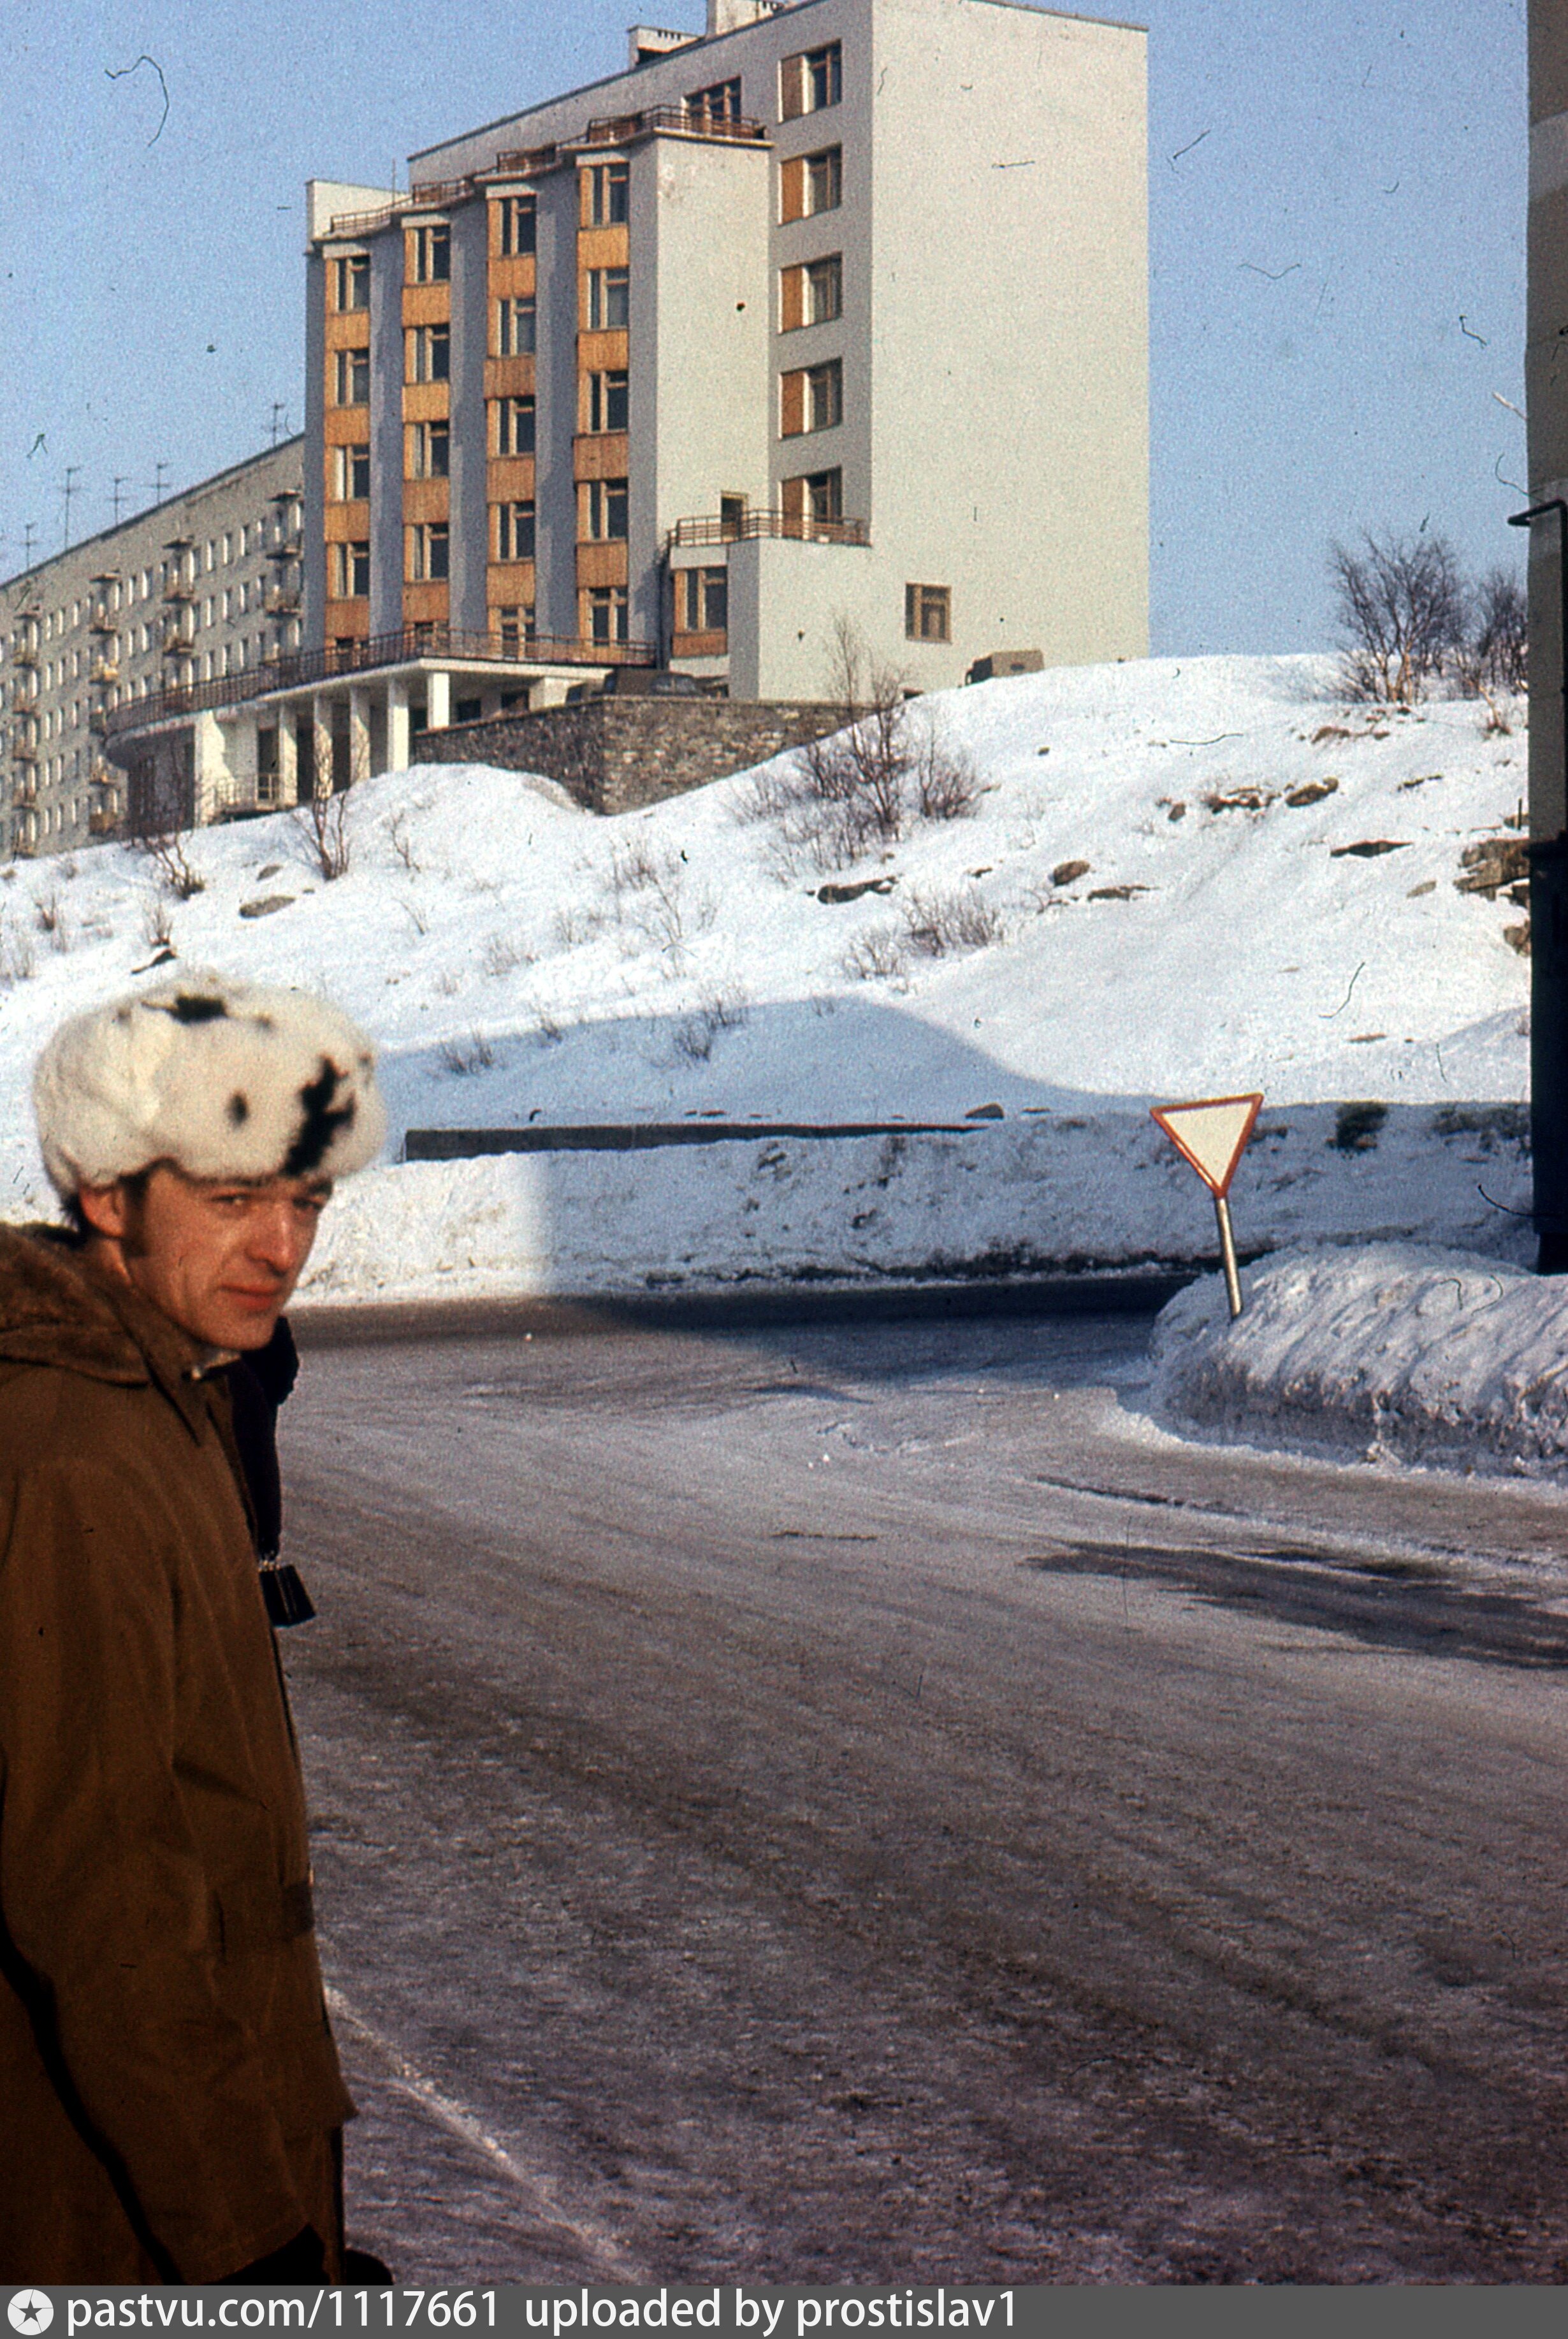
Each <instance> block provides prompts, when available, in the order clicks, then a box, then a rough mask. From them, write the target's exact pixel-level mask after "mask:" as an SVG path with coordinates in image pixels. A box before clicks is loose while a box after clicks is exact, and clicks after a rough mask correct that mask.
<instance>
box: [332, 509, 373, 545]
mask: <svg viewBox="0 0 1568 2339" xmlns="http://www.w3.org/2000/svg"><path fill="white" fill-rule="evenodd" d="M321 534H322V535H323V536H324V537H325V538H326V539H327V542H328V543H329V544H353V543H355V542H356V541H357V540H358V539H360V538H363V537H367V536H369V535H370V505H369V504H367V503H357V504H329V505H328V506H327V508H326V509H325V510H324V511H323V512H322V514H321Z"/></svg>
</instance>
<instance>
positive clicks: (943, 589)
mask: <svg viewBox="0 0 1568 2339" xmlns="http://www.w3.org/2000/svg"><path fill="white" fill-rule="evenodd" d="M903 630H904V633H905V635H906V637H908V639H909V640H910V641H912V642H950V641H952V587H951V586H948V585H906V586H905V587H904V588H903Z"/></svg>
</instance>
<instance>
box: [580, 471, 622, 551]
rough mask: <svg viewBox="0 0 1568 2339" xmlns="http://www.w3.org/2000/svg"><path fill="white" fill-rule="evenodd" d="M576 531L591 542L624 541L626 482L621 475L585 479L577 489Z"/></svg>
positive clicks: (616, 542)
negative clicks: (612, 477)
mask: <svg viewBox="0 0 1568 2339" xmlns="http://www.w3.org/2000/svg"><path fill="white" fill-rule="evenodd" d="M577 497H578V517H579V519H580V522H581V525H580V528H579V530H578V533H579V535H581V536H582V537H583V538H585V539H587V541H589V542H591V543H597V544H602V543H615V544H618V543H621V542H623V541H624V539H625V537H626V481H625V480H624V479H585V480H584V481H583V482H582V485H581V486H580V487H579V488H578V489H577Z"/></svg>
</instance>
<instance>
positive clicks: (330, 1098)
mask: <svg viewBox="0 0 1568 2339" xmlns="http://www.w3.org/2000/svg"><path fill="white" fill-rule="evenodd" d="M34 1093H35V1107H36V1111H37V1120H38V1133H39V1139H40V1142H41V1145H42V1149H43V1154H44V1165H45V1167H46V1169H48V1172H49V1176H50V1178H51V1179H52V1180H53V1182H54V1186H55V1188H56V1189H57V1190H58V1192H59V1194H60V1195H61V1197H62V1199H63V1201H64V1205H65V1210H66V1215H67V1217H68V1219H70V1221H71V1224H70V1226H69V1228H68V1229H48V1228H30V1229H16V1228H0V2282H4V2281H9V2282H14V2283H15V2282H29V2283H48V2282H55V2283H80V2282H103V2283H146V2282H150V2281H163V2282H180V2283H202V2282H220V2281H226V2280H227V2281H232V2280H235V2279H239V2280H242V2281H310V2280H312V2279H314V2280H320V2279H321V2278H322V2277H323V2276H324V2277H325V2278H326V2279H328V2280H339V2279H340V2278H341V2275H342V2271H343V2244H342V2233H341V2211H340V2182H339V2175H338V2171H339V2168H340V2131H341V2128H342V2124H343V2122H344V2121H345V2120H346V2119H347V2118H349V2117H350V2116H351V2114H352V2110H353V2107H352V2105H351V2103H350V2100H349V2097H348V2095H347V2093H346V2092H345V2089H344V2087H343V2082H342V2078H341V2076H340V2071H339V2068H338V2062H337V2057H336V2053H335V2051H334V2048H333V2045H332V2038H331V2033H330V2028H329V2026H328V2021H327V2015H326V2008H325V2005H324V2002H323V1999H322V1992H321V1972H320V1969H319V1967H318V1964H317V1959H316V1950H315V1943H314V1939H313V1937H312V1926H311V1873H310V1860H309V1853H308V1849H307V1841H306V1829H305V1808H304V1801H303V1794H302V1790H301V1781H300V1772H299V1765H298V1759H297V1755H296V1752H295V1747H294V1739H293V1731H292V1726H291V1722H290V1719H289V1713H288V1708H287V1703H286V1701H285V1696H284V1691H283V1683H282V1674H281V1669H280V1667H279V1664H278V1662H277V1653H276V1650H275V1647H274V1643H273V1639H272V1633H271V1626H270V1624H269V1623H268V1612H267V1608H266V1606H265V1604H264V1602H263V1596H262V1590H261V1577H260V1575H259V1573H258V1567H257V1557H258V1539H259V1528H260V1521H259V1518H258V1511H257V1504H256V1501H255V1500H254V1499H253V1497H252V1495H251V1488H250V1486H249V1485H248V1484H247V1476H246V1470H245V1466H244V1457H243V1456H242V1453H241V1451H240V1448H239V1446H238V1445H237V1444H236V1440H235V1434H234V1424H233V1412H232V1402H231V1396H230V1391H229V1388H228V1386H227V1372H228V1369H229V1368H230V1367H235V1368H236V1369H238V1368H239V1367H240V1362H241V1360H242V1359H254V1360H261V1358H262V1357H263V1356H267V1355H271V1356H275V1354H276V1350H277V1347H278V1342H279V1338H280V1337H283V1338H286V1327H282V1328H281V1330H280V1318H281V1311H282V1309H283V1308H284V1306H285V1304H286V1302H287V1301H288V1298H289V1296H290V1294H291V1291H292V1290H293V1288H294V1285H295V1282H296V1281H297V1279H298V1278H299V1275H300V1272H301V1268H303V1266H304V1264H305V1260H306V1258H307V1256H308V1255H309V1252H310V1248H311V1240H312V1239H313V1237H314V1234H315V1230H316V1226H317V1222H318V1220H319V1219H320V1216H321V1210H322V1209H323V1208H324V1207H325V1204H326V1202H327V1199H328V1197H329V1196H330V1191H331V1181H332V1180H333V1179H335V1178H338V1177H342V1176H346V1175H347V1174H349V1173H350V1172H351V1171H353V1170H356V1169H362V1168H363V1167H364V1166H365V1164H366V1163H367V1162H368V1161H369V1160H370V1159H371V1158H372V1156H373V1155H374V1154H375V1153H376V1151H377V1150H379V1148H380V1144H381V1141H382V1139H383V1137H384V1134H385V1127H386V1122H385V1115H384V1112H383V1110H382V1106H381V1100H380V1095H379V1094H378V1091H377V1087H376V1081H375V1068H374V1056H373V1053H372V1051H371V1049H370V1045H369V1043H368V1041H366V1040H365V1039H364V1037H363V1036H362V1035H361V1034H360V1032H358V1031H355V1029H354V1028H353V1026H352V1025H351V1024H350V1022H349V1021H347V1019H346V1018H345V1017H343V1016H342V1015H340V1013H339V1012H337V1011H336V1010H335V1009H333V1008H331V1007H329V1006H327V1005H325V1004H324V1003H323V1002H321V1001H320V1000H316V999H312V998H309V997H306V996H304V995H302V994H300V993H295V992H286V991H271V990H259V989H253V988H247V987H245V986H242V985H240V984H238V983H234V982H229V981H227V980H225V979H224V978H223V977H222V976H217V975H206V974H202V975H186V976H183V977H181V978H179V979H177V980H173V981H168V980H165V981H163V982H162V983H160V984H159V985H158V986H157V987H155V988H152V989H147V990H143V991H142V992H138V993H136V994H134V995H133V996H132V997H130V998H127V999H122V1000H117V1001H113V1002H111V1003H110V1004H109V1005H107V1006H105V1007H104V1008H101V1009H99V1010H98V1011H96V1012H94V1013H91V1014H87V1015H83V1016H79V1017H77V1018H75V1019H74V1021H71V1022H69V1023H67V1024H65V1025H64V1027H63V1028H62V1030H60V1031H58V1032H57V1033H56V1034H55V1036H54V1039H53V1040H52V1041H51V1042H50V1043H49V1045H48V1047H47V1048H46V1049H45V1050H44V1055H43V1057H42V1058H41V1060H40V1061H39V1064H38V1068H37V1072H36V1076H35V1091H34ZM268 1418H269V1422H270V1416H268ZM251 1443H252V1446H253V1445H254V1426H253V1424H252V1432H251ZM255 1475H256V1469H255V1465H254V1462H252V1470H251V1476H252V1477H254V1476H255ZM263 1475H264V1474H263ZM361 2278H362V2277H361ZM381 2278H382V2279H385V2278H386V2277H385V2274H384V2270H382V2272H381Z"/></svg>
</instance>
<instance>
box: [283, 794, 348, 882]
mask: <svg viewBox="0 0 1568 2339" xmlns="http://www.w3.org/2000/svg"><path fill="white" fill-rule="evenodd" d="M294 825H295V827H296V829H297V830H298V831H299V834H300V837H301V843H302V844H303V845H304V848H305V858H306V860H307V862H308V863H309V864H310V866H311V868H312V869H314V870H315V871H316V873H318V875H319V876H321V878H322V879H323V880H324V881H325V883H327V884H329V885H330V884H331V883H333V881H334V880H335V879H336V878H339V877H346V876H347V875H348V873H349V861H350V850H349V798H348V794H347V793H346V791H345V792H340V793H339V794H336V795H316V794H311V795H310V796H308V797H307V798H306V799H305V802H304V803H303V804H300V805H299V806H298V807H297V808H296V810H295V814H294Z"/></svg>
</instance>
